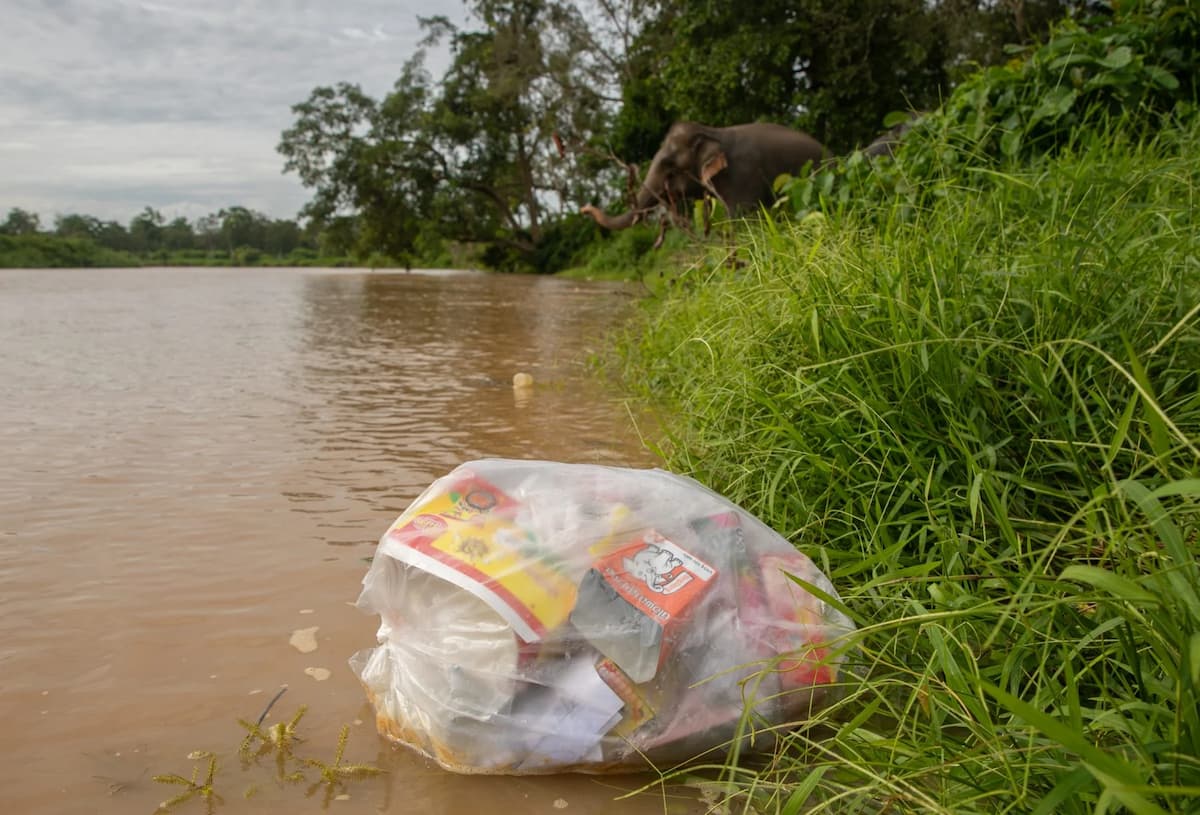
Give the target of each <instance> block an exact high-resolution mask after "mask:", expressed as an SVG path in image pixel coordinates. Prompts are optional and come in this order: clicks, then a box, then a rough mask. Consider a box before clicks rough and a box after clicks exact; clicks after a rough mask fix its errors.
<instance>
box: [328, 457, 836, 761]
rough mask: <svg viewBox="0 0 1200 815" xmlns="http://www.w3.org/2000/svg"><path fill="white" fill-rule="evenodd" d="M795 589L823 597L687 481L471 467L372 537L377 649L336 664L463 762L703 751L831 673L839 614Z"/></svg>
mask: <svg viewBox="0 0 1200 815" xmlns="http://www.w3.org/2000/svg"><path fill="white" fill-rule="evenodd" d="M793 577H794V578H798V580H799V581H801V582H797V580H794V579H793ZM802 583H807V584H809V585H811V586H815V587H816V588H818V589H819V590H820V591H821V592H824V593H826V594H827V595H828V596H830V597H836V596H837V595H836V593H835V592H834V589H833V586H832V585H831V584H830V582H829V580H828V579H827V578H826V577H825V576H824V575H823V574H821V572H820V571H819V570H818V569H817V568H816V567H815V566H814V565H813V563H812V561H810V560H809V559H808V558H807V557H806V556H805V555H803V554H801V553H799V552H797V551H796V550H795V548H793V547H792V545H791V544H789V543H788V542H787V541H786V540H784V539H783V538H782V537H780V536H779V535H778V534H776V533H775V532H773V531H772V530H771V529H770V528H768V527H767V526H766V525H764V524H763V523H762V522H761V521H759V520H757V519H756V518H754V517H752V516H751V515H749V514H748V513H747V512H745V511H744V510H742V509H740V508H738V507H737V506H735V505H734V504H733V503H731V502H730V501H728V500H727V499H725V498H722V497H721V496H719V495H717V494H716V493H714V492H712V491H711V490H709V489H707V488H706V487H704V486H702V485H701V484H699V483H698V482H696V481H694V480H692V479H690V478H685V477H682V476H678V475H674V474H672V473H668V472H665V471H663V470H631V469H621V468H616V467H604V466H598V465H585V464H560V463H553V462H541V461H508V460H483V461H474V462H469V463H467V464H464V465H462V466H460V467H458V468H457V469H455V470H454V471H453V472H451V473H450V474H449V475H446V476H445V477H443V478H440V479H438V480H437V481H436V482H434V483H433V484H432V485H431V486H430V487H429V488H428V489H427V490H426V491H425V492H424V493H423V494H422V495H421V496H420V497H418V498H417V499H416V501H414V502H413V504H412V505H411V506H410V507H409V508H408V509H407V510H406V511H405V512H404V514H403V515H401V516H400V518H399V519H397V520H396V522H395V523H393V524H392V525H391V527H390V528H389V529H388V530H387V532H386V533H385V534H384V535H383V537H382V539H381V540H380V543H379V547H378V549H377V551H376V554H375V558H374V559H373V561H372V563H371V567H370V569H369V570H368V571H367V574H366V576H365V577H364V578H363V591H362V595H361V596H360V597H359V600H358V606H359V608H361V609H363V610H364V611H367V612H371V613H377V614H379V616H380V618H381V624H380V627H379V632H378V640H379V646H378V647H377V648H374V649H369V650H365V651H361V652H359V653H357V654H355V655H354V657H352V658H351V660H350V664H351V667H352V668H353V669H354V671H355V672H356V673H357V674H358V676H359V678H360V679H361V681H362V683H363V686H364V687H365V688H366V690H367V694H368V696H369V697H370V699H371V702H372V703H373V705H374V706H375V710H376V719H377V724H378V727H379V730H380V732H381V733H382V734H384V735H385V736H387V737H388V738H390V739H392V740H394V741H398V742H401V743H404V744H407V745H410V746H411V747H413V748H415V749H417V750H419V751H421V752H422V753H424V754H426V755H428V756H430V757H432V758H433V759H435V760H436V761H437V762H438V763H439V764H441V765H442V766H443V767H445V768H447V769H450V770H454V771H457V772H466V773H513V774H525V773H542V772H561V771H565V770H576V771H584V772H605V771H614V770H622V769H630V768H634V767H639V766H640V767H645V766H646V763H647V761H650V762H654V763H658V764H661V763H667V762H677V761H683V760H688V759H691V758H695V757H699V756H700V755H702V754H705V753H708V757H709V758H712V757H713V753H712V751H717V752H721V751H724V750H728V749H730V747H731V746H732V745H733V743H734V741H735V740H736V739H738V738H740V737H741V736H740V735H739V734H742V733H744V732H745V731H746V728H745V724H746V717H747V716H751V717H753V719H754V721H755V722H756V724H757V725H762V724H764V723H765V724H768V725H773V724H782V723H786V722H792V721H802V720H803V718H804V717H805V715H806V714H807V713H808V712H809V711H810V710H811V709H812V706H813V705H815V704H819V703H820V702H821V700H822V697H823V696H824V694H825V693H826V692H827V691H828V689H829V686H830V685H831V684H832V683H833V682H834V681H835V680H836V678H837V673H838V668H839V661H840V659H839V657H838V656H837V655H836V651H837V648H836V647H834V646H835V645H836V642H835V641H836V640H838V639H839V638H841V637H842V636H843V635H844V634H846V633H847V632H848V631H850V630H852V625H851V623H850V621H849V620H848V619H847V618H846V617H845V615H843V614H842V613H841V612H839V611H838V610H836V609H835V608H833V607H832V606H831V605H829V604H827V603H825V602H823V601H822V600H821V599H820V598H819V597H818V595H817V594H814V593H812V592H809V591H808V590H806V589H805V588H804V587H803V585H802Z"/></svg>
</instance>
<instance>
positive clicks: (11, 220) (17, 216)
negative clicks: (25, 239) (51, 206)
mask: <svg viewBox="0 0 1200 815" xmlns="http://www.w3.org/2000/svg"><path fill="white" fill-rule="evenodd" d="M40 226H41V221H40V220H39V219H38V215H37V213H36V212H29V211H27V210H24V209H21V208H20V207H13V208H12V209H10V210H9V211H8V218H7V219H5V221H4V223H2V224H0V235H36V234H37V231H38V229H39V228H40Z"/></svg>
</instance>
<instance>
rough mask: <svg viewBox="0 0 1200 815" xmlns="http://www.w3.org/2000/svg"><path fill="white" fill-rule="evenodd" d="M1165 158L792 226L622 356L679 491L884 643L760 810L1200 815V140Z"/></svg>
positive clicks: (1087, 160)
mask: <svg viewBox="0 0 1200 815" xmlns="http://www.w3.org/2000/svg"><path fill="white" fill-rule="evenodd" d="M1139 132H1142V131H1141V130H1140V129H1138V128H1125V127H1122V126H1121V123H1120V122H1114V123H1112V124H1111V126H1110V127H1105V128H1099V129H1097V130H1095V131H1094V132H1093V133H1092V135H1084V136H1082V137H1080V138H1077V139H1075V140H1073V141H1072V142H1071V143H1068V144H1065V145H1060V147H1059V149H1058V150H1056V151H1055V154H1054V156H1053V157H1043V158H1041V159H1037V160H1033V161H1031V162H1028V163H1024V164H1022V165H1021V166H1020V167H1019V168H1014V167H1009V168H1007V169H1003V168H996V167H980V168H978V169H977V170H972V169H970V168H969V167H967V168H964V169H962V170H960V171H959V170H956V172H955V173H953V174H947V175H943V176H941V177H939V178H938V179H937V180H936V181H930V178H929V176H923V177H922V178H920V179H915V178H914V179H912V182H913V183H914V184H916V183H920V184H924V185H926V189H925V192H926V193H928V194H926V195H923V196H922V197H921V201H922V202H923V205H922V206H921V207H920V208H918V209H915V210H914V209H913V208H912V207H911V206H910V201H900V200H899V199H894V200H893V201H891V202H889V201H888V200H887V199H886V198H885V199H883V200H882V202H881V203H879V204H877V205H872V206H868V207H857V208H855V207H842V208H835V209H833V210H831V213H832V214H812V215H810V216H808V217H807V218H804V219H801V220H800V221H798V222H795V223H788V224H787V225H766V226H764V227H763V228H761V229H759V230H756V231H754V232H752V233H749V234H748V236H747V237H746V239H745V242H744V244H743V246H742V247H741V248H740V250H739V254H740V256H741V259H742V260H746V261H748V263H747V265H745V266H743V267H741V268H739V269H737V270H736V271H731V270H729V269H728V268H726V269H719V270H716V271H703V272H702V271H699V270H696V271H692V272H690V273H688V274H685V275H684V276H683V277H681V278H680V279H679V280H678V281H677V283H676V285H675V287H674V288H673V290H672V291H671V292H670V293H668V294H666V295H664V296H662V297H660V298H658V299H656V300H653V301H651V302H650V303H649V304H648V307H647V311H646V314H645V316H644V319H643V320H641V321H640V322H639V323H638V324H637V325H636V326H635V327H634V329H633V330H632V331H631V332H630V333H629V334H628V336H627V337H626V338H625V340H624V345H623V356H622V364H623V365H624V376H625V378H626V380H627V381H628V382H630V383H631V384H633V385H634V386H635V387H636V388H638V389H639V391H640V393H641V395H642V396H644V397H645V398H646V399H647V400H648V401H649V402H651V403H652V404H654V405H657V406H658V408H659V409H660V410H661V411H662V412H663V414H664V420H663V421H662V423H661V424H662V426H663V427H666V428H671V432H670V434H669V436H668V437H667V438H666V439H664V440H663V444H664V450H665V454H666V456H667V458H668V463H669V466H671V467H672V468H674V469H677V470H679V471H683V472H688V473H692V474H695V475H696V476H697V477H699V478H700V479H701V480H702V481H704V482H705V483H707V484H709V485H711V486H712V487H714V488H715V489H717V490H719V491H721V492H723V493H725V494H726V495H729V496H730V497H731V498H733V499H734V500H736V501H738V502H740V503H742V504H743V505H744V506H746V507H747V508H748V509H750V510H752V511H753V512H755V513H756V514H758V515H759V516H760V517H761V518H763V519H764V520H765V521H766V522H768V523H769V524H770V525H771V526H773V527H774V528H775V529H777V530H779V531H780V532H781V533H782V534H784V535H785V536H786V537H788V538H789V539H790V540H791V541H793V542H795V543H796V544H797V545H798V546H799V547H800V548H801V549H803V550H804V551H806V552H807V553H809V554H810V555H811V556H813V558H814V560H816V561H817V563H818V564H821V565H823V567H824V568H825V570H826V571H827V573H828V574H829V575H830V576H831V577H832V579H833V581H834V584H835V585H836V586H837V587H838V588H839V590H840V591H841V593H842V596H843V599H844V601H845V603H846V605H847V607H848V609H849V610H850V612H851V613H852V615H853V616H854V618H855V619H856V620H857V622H858V624H859V626H860V629H859V632H858V633H857V635H856V636H855V637H854V639H853V642H851V643H847V646H848V653H849V654H850V656H849V660H850V670H849V671H848V675H847V680H848V681H847V687H846V688H845V695H844V698H843V699H842V700H841V701H840V702H839V703H837V704H836V705H834V706H833V707H832V708H830V709H829V710H827V711H824V712H822V713H821V714H819V715H818V716H816V717H815V725H814V726H813V727H811V728H806V729H801V730H797V731H795V732H791V733H789V734H787V735H786V736H785V737H784V745H783V748H782V749H781V750H780V751H779V753H778V754H777V755H776V756H775V757H774V758H773V759H772V760H771V761H769V762H768V763H766V764H764V765H758V766H755V767H743V768H741V769H738V770H733V769H731V770H730V771H729V772H730V777H731V778H732V779H735V781H736V783H734V784H733V785H732V786H731V787H730V788H729V790H728V792H729V794H730V795H731V796H733V797H734V798H736V799H738V800H739V801H745V802H747V803H752V804H753V807H754V809H755V810H757V811H767V812H775V811H780V812H797V811H807V810H808V809H809V808H812V809H814V811H830V812H838V813H846V812H860V811H862V812H883V811H887V812H901V811H903V812H947V813H951V812H953V813H964V812H1094V811H1118V810H1128V811H1135V812H1159V811H1171V812H1195V811H1200V567H1198V566H1197V553H1198V551H1200V546H1198V543H1197V534H1198V514H1197V510H1198V507H1200V328H1198V325H1200V316H1198V313H1200V305H1198V303H1200V238H1198V237H1197V236H1198V235H1200V215H1198V214H1197V205H1198V204H1200V164H1198V163H1197V162H1196V161H1195V160H1194V156H1196V155H1197V154H1200V126H1197V120H1196V119H1195V117H1192V118H1191V119H1190V124H1184V125H1181V126H1179V127H1174V128H1167V129H1164V130H1162V132H1160V133H1159V134H1158V135H1157V136H1156V137H1154V138H1142V137H1139V136H1137V135H1136V133H1139ZM893 172H896V171H894V170H893ZM903 182H904V179H901V186H903Z"/></svg>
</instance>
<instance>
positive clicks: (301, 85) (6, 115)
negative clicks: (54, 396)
mask: <svg viewBox="0 0 1200 815" xmlns="http://www.w3.org/2000/svg"><path fill="white" fill-rule="evenodd" d="M436 14H442V15H445V16H448V17H450V18H451V19H452V20H454V21H455V22H458V23H461V22H462V20H463V19H464V16H465V13H464V11H463V3H462V0H147V1H145V2H138V1H137V0H0V220H2V219H3V218H4V217H5V216H6V214H7V213H8V211H9V209H11V208H12V207H20V208H21V209H24V210H28V211H31V212H35V213H37V214H38V216H39V217H40V219H41V223H42V227H43V228H44V229H45V228H51V227H53V225H54V218H55V216H56V215H65V214H70V213H78V214H82V215H93V216H96V217H98V218H100V219H102V220H116V221H119V222H121V223H123V224H128V223H129V220H130V219H131V218H132V217H133V216H134V215H137V214H138V213H139V212H141V211H142V210H143V209H144V208H145V207H147V206H150V207H153V208H155V209H157V210H159V211H160V212H161V213H162V214H163V215H164V216H165V217H166V218H167V220H170V219H172V218H175V217H180V216H182V217H185V218H187V219H188V220H195V219H196V218H198V217H200V216H202V215H206V214H208V213H212V212H216V211H217V210H219V209H221V208H222V207H229V206H235V205H236V206H244V207H248V208H250V209H252V210H256V211H259V212H263V213H265V214H267V215H269V216H271V217H274V218H295V217H296V215H297V213H298V211H299V209H300V207H302V206H303V205H304V203H305V202H306V201H307V200H308V199H309V197H310V195H309V192H308V191H307V190H306V189H305V188H304V187H303V186H301V185H300V183H299V181H298V180H297V179H296V176H295V174H290V173H289V174H287V175H284V174H283V172H282V171H283V161H284V160H283V157H282V156H281V155H280V154H279V153H277V152H276V150H275V147H276V145H277V144H278V143H279V138H280V134H281V133H282V132H283V130H284V129H286V128H287V127H289V126H290V125H292V124H293V123H294V122H295V116H294V115H293V114H292V112H291V106H292V105H294V104H296V103H298V102H303V101H304V100H305V99H307V98H308V95H309V93H311V91H312V90H313V88H315V87H317V86H320V85H333V84H335V83H337V82H351V83H356V84H358V85H359V86H361V87H362V89H363V90H364V91H365V92H366V93H368V94H370V95H372V96H374V97H375V98H381V97H382V96H383V95H384V94H386V93H387V92H388V90H389V89H390V88H391V87H392V84H393V83H394V82H395V80H396V78H397V77H398V76H399V75H400V70H401V67H402V66H403V64H404V63H405V62H406V61H407V60H408V59H409V58H410V57H411V56H412V55H413V54H414V53H415V52H416V50H417V48H418V43H419V42H420V40H421V38H422V32H421V30H420V27H419V25H418V22H417V16H418V15H420V16H424V17H428V16H432V15H436ZM447 59H448V58H447V56H446V54H445V52H444V49H443V50H442V51H441V52H430V53H429V55H428V58H427V61H426V64H427V67H428V68H429V70H430V72H431V73H432V74H433V76H435V77H437V76H440V75H441V74H442V72H443V71H444V70H445V67H446V65H447Z"/></svg>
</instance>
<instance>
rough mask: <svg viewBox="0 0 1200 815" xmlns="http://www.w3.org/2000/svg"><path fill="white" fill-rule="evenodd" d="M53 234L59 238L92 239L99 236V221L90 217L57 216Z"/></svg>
mask: <svg viewBox="0 0 1200 815" xmlns="http://www.w3.org/2000/svg"><path fill="white" fill-rule="evenodd" d="M54 233H55V234H56V235H58V236H59V237H60V238H86V239H94V238H95V237H96V236H97V235H99V234H100V221H99V220H98V219H96V218H93V217H92V216H91V215H59V216H58V217H57V218H55V219H54Z"/></svg>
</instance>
